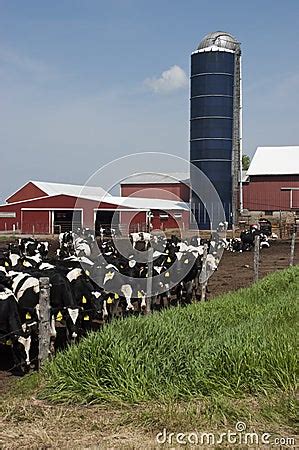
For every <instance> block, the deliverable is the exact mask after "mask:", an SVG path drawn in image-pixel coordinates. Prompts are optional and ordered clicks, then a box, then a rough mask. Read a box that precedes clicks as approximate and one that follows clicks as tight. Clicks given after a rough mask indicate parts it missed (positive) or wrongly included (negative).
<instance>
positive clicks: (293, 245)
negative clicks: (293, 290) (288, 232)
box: [290, 230, 296, 266]
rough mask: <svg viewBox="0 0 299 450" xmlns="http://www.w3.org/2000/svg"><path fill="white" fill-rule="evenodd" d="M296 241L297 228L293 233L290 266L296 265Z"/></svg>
mask: <svg viewBox="0 0 299 450" xmlns="http://www.w3.org/2000/svg"><path fill="white" fill-rule="evenodd" d="M295 242H296V230H294V231H293V233H292V241H291V256H290V266H293V265H294V256H295Z"/></svg>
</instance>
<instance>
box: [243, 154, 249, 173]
mask: <svg viewBox="0 0 299 450" xmlns="http://www.w3.org/2000/svg"><path fill="white" fill-rule="evenodd" d="M249 165H250V157H249V156H248V155H243V156H242V169H243V170H248V168H249Z"/></svg>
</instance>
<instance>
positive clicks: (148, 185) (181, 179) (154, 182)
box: [121, 172, 190, 203]
mask: <svg viewBox="0 0 299 450" xmlns="http://www.w3.org/2000/svg"><path fill="white" fill-rule="evenodd" d="M121 195H122V196H123V197H130V196H131V197H147V198H161V199H165V200H173V201H183V202H186V203H189V201H190V176H189V174H186V173H180V172H175V173H168V174H159V173H141V174H137V175H132V176H130V177H128V178H126V179H125V180H123V181H122V182H121Z"/></svg>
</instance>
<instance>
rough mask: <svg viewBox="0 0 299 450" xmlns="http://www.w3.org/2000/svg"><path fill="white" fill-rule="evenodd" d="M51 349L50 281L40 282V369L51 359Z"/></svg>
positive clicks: (44, 279) (45, 278)
mask: <svg viewBox="0 0 299 450" xmlns="http://www.w3.org/2000/svg"><path fill="white" fill-rule="evenodd" d="M49 349H50V280H49V278H48V277H42V278H40V280H39V325H38V367H39V369H40V368H41V367H42V366H43V364H44V363H45V361H46V360H47V359H48V357H49Z"/></svg>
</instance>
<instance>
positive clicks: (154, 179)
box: [120, 172, 190, 184]
mask: <svg viewBox="0 0 299 450" xmlns="http://www.w3.org/2000/svg"><path fill="white" fill-rule="evenodd" d="M181 182H184V183H189V182H190V175H189V174H188V173H185V172H171V173H137V174H134V175H131V176H129V177H127V178H125V179H124V180H123V181H121V183H120V184H151V183H181Z"/></svg>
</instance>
